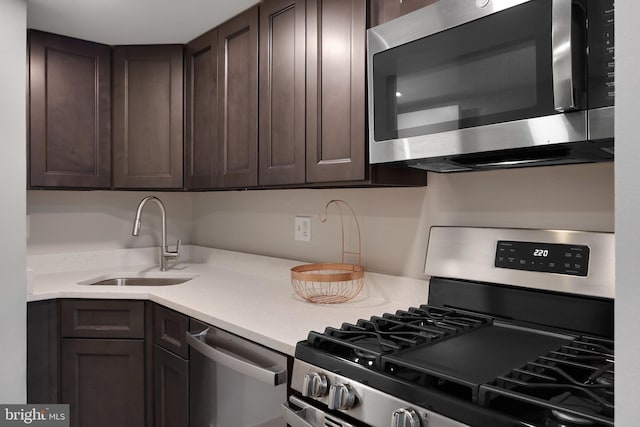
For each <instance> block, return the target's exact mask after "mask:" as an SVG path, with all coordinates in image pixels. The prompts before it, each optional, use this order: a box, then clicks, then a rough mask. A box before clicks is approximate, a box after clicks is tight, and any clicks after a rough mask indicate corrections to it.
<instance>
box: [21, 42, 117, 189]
mask: <svg viewBox="0 0 640 427" xmlns="http://www.w3.org/2000/svg"><path fill="white" fill-rule="evenodd" d="M110 101H111V48H110V47H109V46H106V45H102V44H98V43H92V42H88V41H83V40H77V39H73V38H70V37H63V36H58V35H55V34H49V33H44V32H40V31H34V30H31V31H29V181H30V186H31V187H77V188H108V187H109V186H110V185H111V175H110V173H111V104H110Z"/></svg>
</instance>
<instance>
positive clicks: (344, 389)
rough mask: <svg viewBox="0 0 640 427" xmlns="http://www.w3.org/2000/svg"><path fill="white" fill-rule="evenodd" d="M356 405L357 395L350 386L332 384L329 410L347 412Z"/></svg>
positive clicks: (328, 404)
mask: <svg viewBox="0 0 640 427" xmlns="http://www.w3.org/2000/svg"><path fill="white" fill-rule="evenodd" d="M355 403H356V394H355V393H354V392H353V390H352V389H351V387H350V386H349V385H348V384H332V385H331V387H329V401H328V402H327V406H328V407H329V409H341V410H347V409H351V408H353V405H355Z"/></svg>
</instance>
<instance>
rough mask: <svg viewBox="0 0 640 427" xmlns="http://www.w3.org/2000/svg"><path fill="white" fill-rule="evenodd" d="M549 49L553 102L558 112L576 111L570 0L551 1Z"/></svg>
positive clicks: (573, 42) (574, 47)
mask: <svg viewBox="0 0 640 427" xmlns="http://www.w3.org/2000/svg"><path fill="white" fill-rule="evenodd" d="M551 14H552V24H551V25H552V27H551V49H552V55H553V102H554V108H555V110H556V111H559V112H566V111H572V110H576V109H578V105H577V102H576V98H575V91H574V88H575V83H574V70H573V68H574V67H573V50H574V49H576V45H575V41H574V40H573V39H572V34H571V23H572V16H571V15H572V0H553V6H552V11H551Z"/></svg>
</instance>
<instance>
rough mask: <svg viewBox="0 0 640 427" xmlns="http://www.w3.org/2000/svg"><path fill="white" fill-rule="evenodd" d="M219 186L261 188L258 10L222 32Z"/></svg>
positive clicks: (220, 56)
mask: <svg viewBox="0 0 640 427" xmlns="http://www.w3.org/2000/svg"><path fill="white" fill-rule="evenodd" d="M218 56H219V60H218V67H219V70H220V73H219V75H218V76H219V77H218V97H219V108H218V114H219V115H218V118H219V126H218V130H219V142H220V144H219V162H220V169H219V171H218V173H219V181H218V182H219V185H220V186H221V187H250V186H256V185H257V184H258V111H257V110H258V7H257V6H255V7H253V8H251V9H249V10H247V11H246V12H243V13H242V14H240V15H238V16H236V17H235V18H233V19H231V20H229V21H227V22H225V23H224V24H222V25H221V26H220V27H219V28H218Z"/></svg>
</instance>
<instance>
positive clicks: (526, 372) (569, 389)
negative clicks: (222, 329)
mask: <svg viewBox="0 0 640 427" xmlns="http://www.w3.org/2000/svg"><path fill="white" fill-rule="evenodd" d="M296 358H298V359H301V360H304V361H306V362H308V363H311V364H314V365H316V366H318V367H321V368H325V369H329V370H332V371H334V372H336V373H341V374H342V375H345V376H348V377H350V378H353V379H356V380H358V381H360V382H363V383H367V384H369V385H372V386H373V387H375V388H377V389H379V390H381V391H383V392H385V393H388V394H391V395H395V396H397V397H399V398H402V399H405V400H408V401H409V402H411V403H414V404H416V405H420V406H422V407H425V408H429V409H432V410H434V411H436V412H439V413H441V414H443V415H445V416H449V417H451V418H454V419H458V420H460V421H462V422H466V423H468V424H470V425H474V426H481V425H487V426H498V425H504V426H507V425H512V426H513V425H522V426H526V425H530V426H574V425H589V424H588V423H591V425H596V426H607V425H613V378H614V351H613V342H612V341H610V340H606V339H602V338H595V337H588V336H584V335H581V334H579V333H575V332H567V331H564V330H558V329H557V328H556V329H551V328H542V327H539V326H538V325H532V324H522V323H518V322H515V321H512V320H506V319H496V318H494V317H491V316H487V315H483V314H476V313H471V312H468V311H464V310H459V309H450V308H443V307H434V306H428V305H421V306H420V307H414V308H410V309H408V310H406V311H398V312H396V313H395V314H385V315H383V316H382V317H377V316H374V317H372V318H370V319H369V320H359V321H358V322H357V323H355V324H348V323H345V324H343V325H342V326H341V327H340V328H326V330H325V331H324V332H323V333H318V332H311V333H310V334H309V336H308V339H307V341H304V342H301V343H299V344H298V346H297V347H296ZM554 423H555V424H554ZM580 423H582V424H580ZM585 423H586V424H585Z"/></svg>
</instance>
